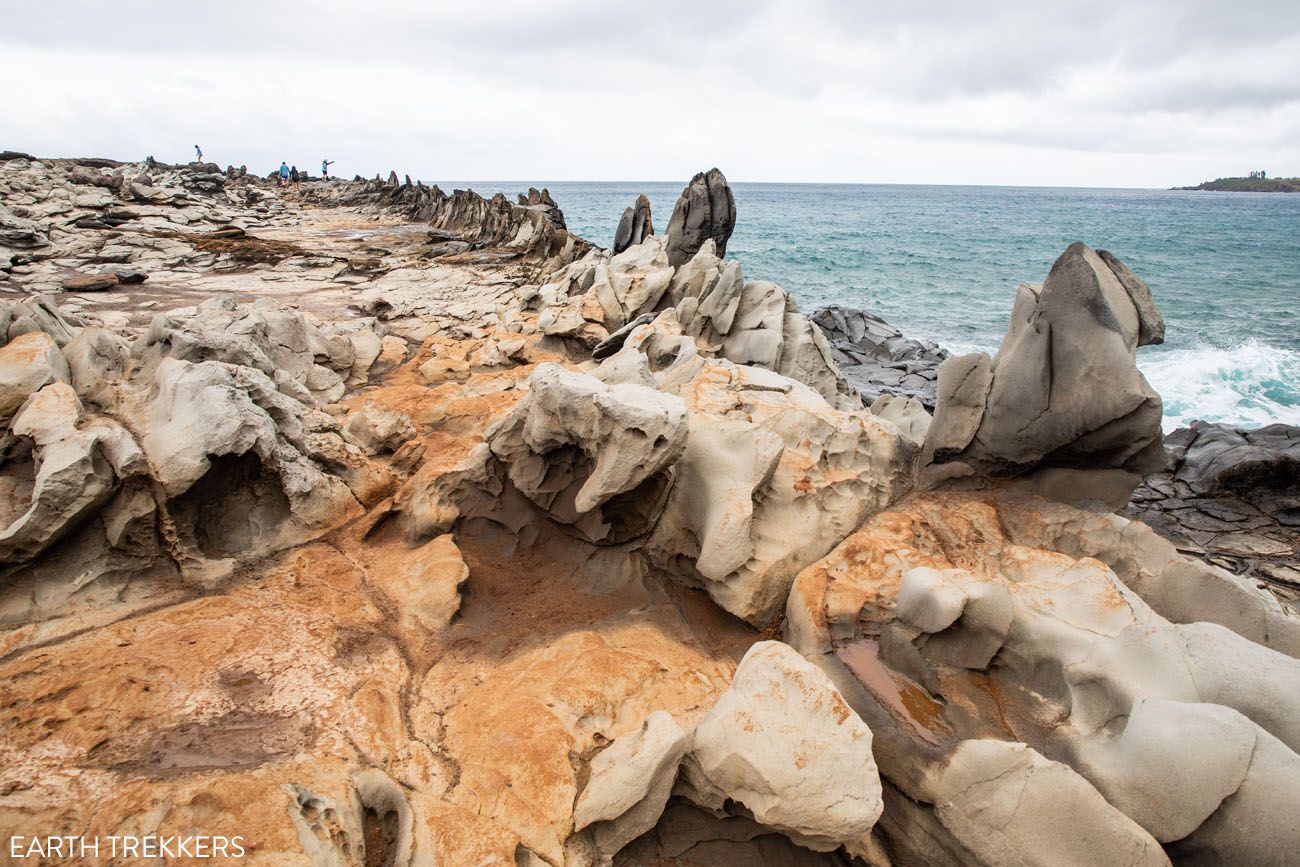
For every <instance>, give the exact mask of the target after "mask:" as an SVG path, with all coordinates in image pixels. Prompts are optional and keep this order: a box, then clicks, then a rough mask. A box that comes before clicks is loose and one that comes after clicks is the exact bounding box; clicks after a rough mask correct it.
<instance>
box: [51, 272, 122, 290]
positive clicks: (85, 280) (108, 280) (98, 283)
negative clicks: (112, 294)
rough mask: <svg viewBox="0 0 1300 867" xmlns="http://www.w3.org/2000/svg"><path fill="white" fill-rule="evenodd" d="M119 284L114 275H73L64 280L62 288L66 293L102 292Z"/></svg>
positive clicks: (119, 280) (118, 279) (117, 278)
mask: <svg viewBox="0 0 1300 867" xmlns="http://www.w3.org/2000/svg"><path fill="white" fill-rule="evenodd" d="M120 282H121V278H119V277H118V276H117V275H116V274H75V275H73V276H71V277H68V278H66V279H65V280H64V281H63V283H62V286H63V288H64V290H66V291H68V292H104V291H107V290H109V289H112V288H114V287H116V286H117V284H118V283H120Z"/></svg>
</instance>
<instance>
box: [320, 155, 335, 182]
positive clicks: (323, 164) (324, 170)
mask: <svg viewBox="0 0 1300 867" xmlns="http://www.w3.org/2000/svg"><path fill="white" fill-rule="evenodd" d="M332 165H334V160H321V161H320V176H321V177H322V178H324V179H325V180H327V181H328V180H329V179H330V166H332Z"/></svg>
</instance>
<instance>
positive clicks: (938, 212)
mask: <svg viewBox="0 0 1300 867" xmlns="http://www.w3.org/2000/svg"><path fill="white" fill-rule="evenodd" d="M534 185H536V186H543V184H536V183H534ZM462 186H463V185H462ZM469 186H472V187H473V188H474V189H476V190H478V191H479V192H485V193H490V192H494V191H496V190H498V189H500V190H502V191H506V192H508V193H510V194H513V192H515V191H518V190H520V189H522V188H525V187H527V186H528V184H523V185H520V184H518V183H513V184H471V185H469ZM544 186H547V187H548V188H549V189H550V191H551V195H552V196H553V197H554V198H555V200H556V202H557V203H558V204H559V205H560V207H561V208H562V209H563V210H564V215H565V218H566V220H567V221H568V224H569V228H570V229H571V230H573V231H575V232H577V233H578V234H579V235H581V236H583V237H585V238H588V239H590V240H592V241H594V242H596V243H598V244H600V245H601V246H609V245H610V243H611V241H612V238H613V234H614V228H615V226H616V225H617V223H618V219H619V216H620V215H621V214H622V212H623V209H624V208H625V207H627V206H628V205H631V204H632V202H633V201H634V199H635V198H636V195H637V193H639V192H644V193H646V195H648V196H649V198H650V203H651V206H652V210H653V214H654V224H655V228H656V230H657V231H659V232H661V233H662V232H663V231H664V230H665V229H666V227H667V220H668V216H669V215H670V213H671V212H672V206H673V203H674V202H675V201H676V199H677V196H678V194H680V192H681V189H682V184H678V183H567V182H566V183H558V182H557V183H548V184H544ZM444 188H446V185H444ZM733 190H734V192H735V197H736V211H737V224H736V231H735V234H734V235H733V236H732V239H731V243H730V245H729V246H728V249H727V254H728V256H734V257H736V258H738V259H739V260H740V261H741V262H742V263H743V266H744V270H745V276H746V278H747V279H767V280H772V281H775V282H777V283H779V284H781V285H782V286H784V287H785V288H786V289H787V290H788V291H790V292H791V293H793V295H794V296H795V298H796V299H798V302H799V306H800V309H801V310H804V311H805V312H811V311H812V310H813V309H814V308H816V307H818V306H820V305H823V304H829V303H839V304H846V305H851V306H855V307H862V308H865V309H867V310H870V311H872V312H874V313H876V314H878V315H880V316H883V317H884V318H885V319H887V320H888V321H889V322H891V323H892V324H893V325H895V326H896V327H898V328H900V329H901V330H902V331H903V332H904V333H905V334H907V335H909V336H912V337H919V338H927V339H931V340H935V341H937V342H939V343H940V344H942V345H944V346H945V347H947V348H948V349H950V350H952V351H955V352H965V351H970V350H973V349H982V350H987V351H994V350H996V349H997V346H998V343H999V342H1000V340H1001V338H1002V335H1003V333H1004V332H1005V331H1006V326H1007V318H1008V316H1009V315H1010V312H1011V303H1012V300H1013V299H1014V297H1015V289H1016V286H1017V284H1019V283H1020V282H1023V281H1031V282H1041V281H1042V280H1043V279H1044V278H1045V277H1046V276H1047V272H1048V269H1049V268H1050V267H1051V264H1052V262H1053V260H1055V258H1056V257H1057V256H1058V255H1060V253H1061V251H1063V250H1064V249H1065V248H1066V246H1068V245H1069V244H1070V243H1071V242H1073V241H1083V242H1085V243H1087V244H1089V245H1090V246H1093V247H1098V248H1104V249H1107V250H1110V251H1111V252H1112V253H1115V254H1116V255H1117V256H1119V257H1120V258H1121V259H1123V260H1124V262H1126V263H1127V264H1128V265H1129V267H1131V268H1132V269H1133V270H1134V271H1135V272H1136V273H1137V274H1138V275H1139V276H1141V277H1142V278H1143V279H1144V280H1146V281H1147V283H1148V284H1149V285H1150V286H1151V290H1152V292H1153V293H1154V295H1155V298H1156V302H1157V304H1158V305H1159V306H1160V310H1161V312H1162V313H1163V315H1164V317H1165V322H1166V325H1167V333H1166V342H1165V344H1164V345H1163V346H1159V347H1146V348H1143V349H1141V350H1139V364H1140V366H1141V367H1142V370H1143V371H1144V373H1145V374H1146V376H1147V378H1148V379H1149V380H1150V381H1151V383H1152V385H1154V386H1155V388H1156V389H1157V390H1158V391H1159V392H1160V394H1161V396H1162V397H1163V398H1164V402H1165V424H1166V427H1167V428H1168V429H1172V428H1173V427H1175V426H1177V425H1179V424H1185V423H1187V422H1188V421H1190V420H1192V419H1195V418H1202V419H1206V420H1211V421H1224V422H1229V423H1234V424H1242V425H1260V424H1265V423H1268V422H1271V421H1287V422H1289V423H1291V424H1300V195H1286V194H1267V193H1258V194H1257V193H1205V192H1177V191H1165V190H1120V189H1115V190H1111V189H1052V188H1025V187H958V186H912V185H854V184H828V185H817V184H745V183H739V184H734V185H733Z"/></svg>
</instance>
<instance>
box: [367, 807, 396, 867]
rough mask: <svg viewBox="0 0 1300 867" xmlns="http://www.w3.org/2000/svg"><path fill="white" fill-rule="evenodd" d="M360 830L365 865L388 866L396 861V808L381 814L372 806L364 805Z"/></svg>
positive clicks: (373, 866) (371, 866)
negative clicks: (363, 845)
mask: <svg viewBox="0 0 1300 867" xmlns="http://www.w3.org/2000/svg"><path fill="white" fill-rule="evenodd" d="M361 831H362V835H363V837H364V838H365V845H366V867H390V865H393V864H394V863H395V862H396V860H397V831H398V818H397V811H396V810H385V811H384V812H383V813H382V814H381V813H379V812H378V811H377V810H375V809H374V808H373V807H366V811H365V813H364V814H363V815H362V817H361Z"/></svg>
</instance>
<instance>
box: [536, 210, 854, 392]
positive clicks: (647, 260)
mask: <svg viewBox="0 0 1300 867" xmlns="http://www.w3.org/2000/svg"><path fill="white" fill-rule="evenodd" d="M558 276H559V279H558V280H557V281H555V282H553V283H549V284H547V285H545V286H542V287H541V289H540V290H539V291H538V293H537V295H536V296H535V297H534V298H533V299H532V300H531V305H530V306H534V307H536V308H538V309H539V319H538V323H539V327H540V328H541V329H542V330H543V331H544V332H545V333H547V334H551V335H554V336H558V337H575V338H576V337H582V338H585V339H586V342H587V343H588V344H590V346H591V350H592V355H593V357H595V358H597V359H602V358H605V357H607V356H609V355H612V354H613V353H615V352H617V351H618V348H619V347H620V346H621V345H622V341H623V340H624V339H626V336H627V334H628V333H629V332H630V331H631V329H633V328H635V327H637V326H638V325H642V324H645V323H646V322H649V321H651V320H652V319H653V318H654V316H655V315H656V314H658V313H661V312H663V311H664V310H667V309H670V308H671V309H673V310H674V311H675V313H676V318H677V320H678V322H679V323H680V325H681V327H682V329H683V331H685V333H687V334H689V335H690V336H691V337H693V338H694V339H695V341H696V343H697V346H698V348H699V350H700V351H702V352H704V353H707V354H710V355H716V356H718V357H721V358H726V359H728V360H731V361H734V362H736V363H737V364H743V365H749V366H754V367H762V368H766V369H768V370H772V371H775V372H777V373H780V374H782V375H783V376H788V377H790V378H791V379H795V380H798V381H799V382H802V383H804V384H806V385H808V386H809V387H811V388H813V389H814V390H815V391H817V392H818V393H819V394H820V395H822V397H824V398H826V399H827V400H828V401H830V402H831V403H832V404H833V405H835V406H836V407H838V408H841V409H856V408H858V407H860V406H861V399H860V398H859V397H858V395H857V392H856V391H855V389H854V388H853V387H852V386H851V385H850V384H849V383H848V381H847V380H845V378H844V376H843V374H842V373H840V371H839V369H838V368H837V367H836V365H835V363H834V360H833V358H832V353H831V348H830V345H829V344H828V343H827V341H826V338H825V337H824V336H823V334H822V332H821V330H820V329H819V328H817V327H816V326H814V325H813V323H812V322H811V320H809V319H808V317H807V316H804V315H803V314H802V313H800V312H799V310H798V307H797V305H796V304H795V301H794V299H793V297H791V296H790V295H789V293H787V292H786V291H785V290H784V289H782V288H781V287H780V286H777V285H776V284H775V283H769V282H767V281H764V280H754V281H749V282H746V281H745V278H744V274H743V272H742V269H741V266H740V263H739V262H724V260H722V259H721V258H719V257H718V255H717V254H716V252H715V248H714V243H713V240H712V239H709V240H706V241H704V243H703V245H702V246H701V247H700V249H699V251H698V252H696V253H695V255H694V256H693V257H692V258H691V259H690V261H688V262H686V263H685V264H683V265H681V266H680V267H674V266H673V265H671V264H670V262H669V255H668V251H667V248H666V246H665V242H664V241H663V240H661V239H660V238H658V237H656V236H653V235H652V236H650V237H648V238H646V240H645V241H643V242H642V243H640V244H638V245H636V246H634V247H629V248H628V249H626V250H624V251H623V252H622V253H619V254H618V255H616V256H611V257H608V258H607V259H606V258H601V257H599V256H597V255H595V254H593V255H590V256H588V257H587V258H585V259H582V260H581V261H579V262H575V263H574V264H573V265H572V266H570V267H569V268H568V269H567V270H566V271H563V272H560V274H559V275H558ZM598 337H599V338H602V339H600V340H599V341H598V342H596V343H595V344H591V343H590V342H591V341H592V340H594V339H595V338H598Z"/></svg>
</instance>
